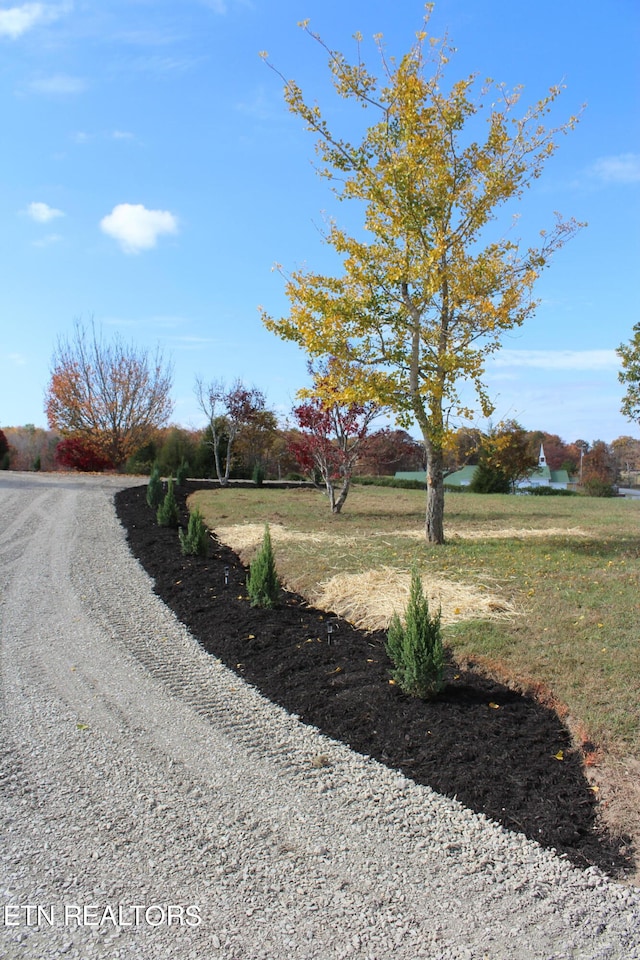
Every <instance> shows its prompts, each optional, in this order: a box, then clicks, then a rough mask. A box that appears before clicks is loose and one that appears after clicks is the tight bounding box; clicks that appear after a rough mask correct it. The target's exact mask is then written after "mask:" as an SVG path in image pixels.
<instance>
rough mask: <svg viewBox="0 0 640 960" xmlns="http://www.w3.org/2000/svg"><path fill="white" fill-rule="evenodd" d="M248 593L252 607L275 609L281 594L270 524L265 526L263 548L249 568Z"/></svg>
mask: <svg viewBox="0 0 640 960" xmlns="http://www.w3.org/2000/svg"><path fill="white" fill-rule="evenodd" d="M247 591H248V593H249V599H250V600H251V606H252V607H269V608H271V607H275V605H276V603H277V602H278V595H279V593H280V583H279V581H278V574H277V573H276V562H275V558H274V556H273V549H272V547H271V534H270V533H269V524H268V523H267V524H265V527H264V538H263V541H262V546H261V547H260V549H259V551H258V553H257V554H256V556H255V557H254V559H253V562H252V563H251V566H250V567H249V576H248V577H247Z"/></svg>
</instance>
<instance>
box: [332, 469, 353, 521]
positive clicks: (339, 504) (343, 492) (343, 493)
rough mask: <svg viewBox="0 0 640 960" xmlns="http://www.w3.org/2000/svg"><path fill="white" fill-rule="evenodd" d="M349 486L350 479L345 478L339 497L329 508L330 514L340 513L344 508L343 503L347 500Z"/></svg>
mask: <svg viewBox="0 0 640 960" xmlns="http://www.w3.org/2000/svg"><path fill="white" fill-rule="evenodd" d="M350 486H351V477H345V478H344V480H343V482H342V490H341V491H340V496H339V497H338V499H337V500H336V501H335V503H334V504H333V506H332V507H331V512H332V513H340V511H341V510H342V508H343V506H344V502H345V500H346V499H347V494H348V493H349V488H350Z"/></svg>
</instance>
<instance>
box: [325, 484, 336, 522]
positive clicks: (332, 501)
mask: <svg viewBox="0 0 640 960" xmlns="http://www.w3.org/2000/svg"><path fill="white" fill-rule="evenodd" d="M324 485H325V487H326V488H327V496H328V497H329V506H330V508H331V513H335V512H336V491H335V487H334V486H333V483H332V482H331V480H330V479H329V478H328V477H327V478H326V480H325V482H324Z"/></svg>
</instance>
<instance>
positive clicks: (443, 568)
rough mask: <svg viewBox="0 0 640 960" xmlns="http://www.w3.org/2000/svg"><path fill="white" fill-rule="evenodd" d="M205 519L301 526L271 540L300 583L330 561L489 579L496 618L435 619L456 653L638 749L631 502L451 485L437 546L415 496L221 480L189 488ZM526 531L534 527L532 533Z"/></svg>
mask: <svg viewBox="0 0 640 960" xmlns="http://www.w3.org/2000/svg"><path fill="white" fill-rule="evenodd" d="M195 499H196V501H197V503H198V505H199V506H200V509H201V510H202V512H203V514H204V516H205V521H206V523H207V525H208V526H209V527H211V528H212V529H214V530H215V529H216V528H219V527H226V526H233V525H235V524H243V523H259V524H264V523H265V522H269V523H270V524H281V525H283V526H284V527H285V528H286V529H287V530H289V531H291V532H299V533H301V534H306V536H305V537H300V538H298V539H297V540H296V539H292V540H291V541H290V542H286V543H281V544H280V545H279V546H278V547H277V548H276V551H275V552H276V559H277V563H278V569H279V571H280V574H281V576H282V577H283V579H284V580H285V581H286V582H287V583H288V584H290V585H292V586H294V587H295V589H297V590H298V591H300V592H301V593H303V594H304V593H307V594H311V593H312V592H313V588H314V587H315V586H317V584H318V583H319V582H321V581H323V580H326V579H328V578H330V577H332V576H334V575H336V574H339V573H363V572H366V571H369V570H371V569H374V568H376V567H381V566H386V567H393V568H397V569H398V570H399V571H407V570H408V569H410V567H411V565H412V563H413V562H415V561H417V562H418V563H419V565H420V567H421V569H422V571H423V572H424V573H425V574H430V575H432V576H434V575H435V576H439V577H446V578H448V579H451V580H454V581H456V582H459V583H461V584H464V585H467V586H471V587H475V588H479V589H481V590H482V589H490V590H491V593H492V594H497V595H498V596H500V597H502V598H504V599H505V600H506V601H508V602H509V603H511V604H513V606H514V608H515V610H516V615H515V616H513V617H512V618H510V619H507V620H504V619H503V620H486V619H472V620H464V621H462V622H459V623H454V624H451V625H449V626H447V627H445V641H446V643H447V644H448V645H449V646H450V647H451V648H452V649H453V651H454V652H455V654H456V655H458V656H469V657H477V658H483V660H484V662H485V663H487V664H493V665H494V666H495V668H496V670H498V672H499V671H501V670H504V671H506V673H507V675H508V676H509V677H511V678H512V679H515V680H518V681H521V682H522V683H523V684H524V685H525V686H526V685H529V684H533V685H536V684H541V685H542V686H543V687H545V688H548V689H549V690H550V692H551V693H552V695H553V696H554V697H555V698H557V700H558V701H559V702H560V703H561V704H563V705H565V706H566V708H567V710H568V714H569V717H570V718H571V720H572V721H573V724H574V728H576V727H582V728H583V729H584V732H585V734H586V735H588V737H589V738H590V739H593V740H595V741H596V742H597V743H598V744H599V745H601V746H602V747H603V748H604V749H605V750H606V752H607V753H609V754H610V755H612V756H616V757H620V758H622V757H625V756H626V757H628V756H633V757H635V758H640V576H639V564H638V558H639V556H640V501H631V500H622V499H613V500H606V499H589V498H585V497H525V496H522V497H515V496H504V495H487V496H483V495H473V494H468V493H464V494H459V493H456V494H449V495H448V496H447V500H446V508H445V533H446V536H447V541H448V542H447V543H446V545H445V546H440V547H436V546H431V545H429V544H427V543H426V541H425V540H424V539H422V538H420V537H419V536H411V534H414V533H416V532H417V531H419V530H420V529H421V528H422V526H423V522H424V509H425V494H424V493H423V492H421V491H413V490H400V489H395V488H382V487H358V486H356V487H354V488H352V490H351V492H350V494H349V498H348V500H347V503H346V505H345V508H344V513H343V514H341V515H340V516H337V517H334V516H332V515H331V514H330V512H329V509H328V506H327V500H326V498H325V496H324V495H323V494H322V493H320V492H318V491H315V490H299V489H296V490H275V489H269V488H268V487H261V488H259V489H255V488H247V489H237V488H234V489H227V490H216V491H215V492H211V493H209V492H202V493H198V494H197V495H196V496H195ZM526 531H537V532H539V531H544V533H543V534H539V533H538V535H536V536H532V535H527V533H526Z"/></svg>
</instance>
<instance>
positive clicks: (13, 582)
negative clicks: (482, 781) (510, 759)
mask: <svg viewBox="0 0 640 960" xmlns="http://www.w3.org/2000/svg"><path fill="white" fill-rule="evenodd" d="M127 483H129V481H127ZM123 485H125V484H123V483H122V479H121V478H112V477H104V478H103V477H71V476H68V475H34V474H23V475H20V474H3V475H0V531H1V532H0V557H1V558H2V559H1V563H0V670H1V674H0V682H1V687H0V690H1V710H0V744H1V746H0V823H1V824H2V827H1V830H2V843H1V844H0V887H1V892H0V955H2V956H3V957H8V958H14V957H16V958H17V957H21V958H27V960H28V958H38V960H42V958H54V957H58V956H64V957H69V958H82V960H91V958H94V957H95V958H109V960H114V958H134V957H135V958H136V960H137V958H150V960H156V958H157V960H164V958H169V957H170V958H172V960H173V958H175V960H182V958H202V957H207V958H211V960H216V958H220V960H232V958H234V960H235V958H238V960H240V958H242V960H268V958H269V960H281V958H283V960H284V958H287V960H298V958H300V960H302V958H306V960H312V958H323V960H330V958H331V960H333V958H336V960H338V958H343V957H344V958H346V957H354V958H362V960H383V958H384V960H386V958H391V957H393V958H394V960H414V958H419V957H429V958H441V960H462V958H469V960H484V958H491V960H501V958H504V960H507V958H512V957H514V956H515V955H517V956H518V958H519V960H552V958H553V960H561V958H567V960H569V958H571V960H599V958H603V960H604V958H607V960H618V958H619V960H634V958H636V960H638V958H640V890H638V889H635V888H629V887H625V886H622V885H620V884H616V883H614V882H612V881H609V880H608V879H607V878H605V877H604V875H602V874H601V873H600V872H599V871H597V870H594V869H591V870H587V871H585V872H580V871H578V870H575V869H574V868H572V867H571V866H570V865H569V864H568V863H567V862H566V861H564V860H562V859H560V858H558V857H556V856H554V855H553V854H552V853H549V852H547V851H543V850H542V849H541V848H540V847H538V846H537V845H536V844H535V843H532V842H531V841H528V840H526V839H524V838H523V837H521V836H520V835H516V834H510V833H508V832H506V831H504V830H502V829H501V828H499V827H497V826H496V825H494V824H493V823H491V822H489V821H487V820H486V819H485V818H483V817H482V816H479V815H476V814H472V813H471V812H470V811H468V810H466V809H465V808H463V807H462V806H461V805H459V804H457V803H456V802H455V801H449V800H445V799H444V798H442V797H440V796H438V795H437V794H435V793H434V792H433V791H431V790H430V789H429V788H427V787H419V786H416V785H415V784H413V783H412V782H410V781H408V780H406V779H405V778H404V777H401V776H399V775H398V774H396V773H394V772H393V771H390V770H387V769H386V768H384V767H382V766H380V765H379V764H377V763H375V762H374V761H370V760H367V759H366V758H363V757H360V756H358V755H356V754H354V753H352V752H351V751H349V750H348V749H347V748H345V747H344V746H343V745H341V744H338V743H335V742H333V741H331V740H328V739H327V738H325V737H322V736H321V735H320V734H319V733H318V732H317V731H314V730H313V729H311V728H309V727H305V726H304V725H302V724H301V723H299V721H298V720H297V719H296V718H295V717H291V716H289V715H288V714H286V713H285V712H284V711H283V710H281V709H280V708H278V707H276V706H274V705H273V704H271V703H269V702H268V701H267V700H265V699H264V698H262V697H261V696H260V695H259V694H258V693H256V691H255V690H254V689H253V688H251V687H249V686H247V685H246V684H244V683H243V682H242V681H241V680H240V679H239V678H238V677H237V676H236V675H235V674H233V673H231V672H230V671H228V670H227V669H226V668H225V667H223V666H222V665H221V664H220V663H219V662H218V661H216V660H214V659H213V658H211V657H210V656H209V655H207V654H206V653H204V651H203V650H201V648H200V647H199V646H198V644H197V643H196V642H195V640H193V638H192V637H191V636H190V635H189V633H188V632H187V631H186V629H185V628H184V627H183V626H182V625H181V624H180V623H179V622H178V621H177V620H176V619H175V617H174V616H173V614H172V613H171V612H170V611H169V610H168V609H167V608H166V607H165V606H164V605H163V604H162V603H161V602H160V601H159V600H158V599H157V597H155V596H154V594H153V593H152V585H151V582H150V580H149V578H148V577H147V575H146V574H145V573H144V572H143V571H142V569H141V568H140V566H139V565H138V563H137V562H136V561H135V560H134V559H133V557H132V556H131V554H130V553H129V550H128V548H127V545H126V542H125V538H124V533H123V531H122V530H121V528H120V526H119V524H118V523H117V520H116V517H115V512H114V509H113V503H112V498H113V493H114V492H115V490H116V489H119V488H120V487H121V486H123ZM320 758H322V759H320ZM38 907H40V910H39V911H38V909H37V908H38ZM50 921H51V922H50Z"/></svg>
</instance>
